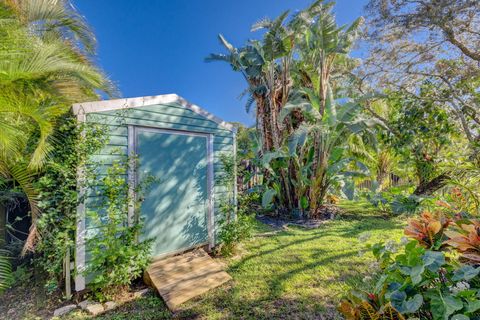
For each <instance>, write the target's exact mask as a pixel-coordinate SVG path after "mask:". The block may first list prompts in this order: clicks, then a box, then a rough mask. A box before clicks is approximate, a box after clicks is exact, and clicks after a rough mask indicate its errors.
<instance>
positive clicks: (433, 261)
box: [422, 251, 445, 272]
mask: <svg viewBox="0 0 480 320" xmlns="http://www.w3.org/2000/svg"><path fill="white" fill-rule="evenodd" d="M422 260H423V263H424V264H425V267H427V269H428V270H430V271H432V272H436V271H438V269H440V267H441V266H442V265H444V264H445V255H444V254H443V252H438V251H427V252H425V254H424V255H423V256H422Z"/></svg>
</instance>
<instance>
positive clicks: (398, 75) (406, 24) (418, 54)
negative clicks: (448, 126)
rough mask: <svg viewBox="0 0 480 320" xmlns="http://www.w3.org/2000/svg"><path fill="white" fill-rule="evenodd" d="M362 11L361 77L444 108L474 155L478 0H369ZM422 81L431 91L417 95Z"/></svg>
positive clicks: (478, 138)
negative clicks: (364, 51)
mask: <svg viewBox="0 0 480 320" xmlns="http://www.w3.org/2000/svg"><path fill="white" fill-rule="evenodd" d="M367 11H368V14H367V16H368V17H369V19H368V23H367V25H368V26H369V30H368V40H369V41H368V43H369V45H370V52H371V57H370V58H369V59H368V60H367V61H366V63H365V69H364V71H363V72H362V73H361V77H362V78H363V79H364V80H366V82H367V83H368V84H369V85H370V86H371V87H374V88H380V89H381V88H388V89H391V90H392V91H401V92H403V93H404V94H407V95H409V96H410V97H411V98H415V99H418V100H429V101H431V102H433V103H436V104H438V105H439V106H441V107H443V108H445V109H446V111H447V112H448V113H449V114H451V119H452V120H453V121H455V122H456V123H457V124H458V126H459V128H460V129H461V131H462V132H463V134H464V136H465V137H466V139H468V141H469V143H470V146H471V147H472V150H473V156H472V157H473V158H477V160H478V155H479V145H480V130H479V126H480V100H479V94H478V89H479V84H480V67H479V65H480V33H479V32H478V30H480V2H479V1H476V0H457V1H450V0H426V1H416V0H395V1H394V0H371V1H370V2H369V4H368V6H367ZM427 80H428V81H429V82H431V83H432V88H433V89H434V90H432V91H431V92H430V94H429V95H428V96H420V95H419V90H418V89H419V88H418V84H421V83H425V81H427Z"/></svg>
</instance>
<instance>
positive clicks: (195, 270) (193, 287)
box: [145, 249, 232, 311]
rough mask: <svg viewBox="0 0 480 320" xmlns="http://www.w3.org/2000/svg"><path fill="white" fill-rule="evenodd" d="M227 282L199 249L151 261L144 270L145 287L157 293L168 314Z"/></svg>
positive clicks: (218, 269) (214, 263)
mask: <svg viewBox="0 0 480 320" xmlns="http://www.w3.org/2000/svg"><path fill="white" fill-rule="evenodd" d="M231 279H232V277H231V276H230V275H229V274H228V273H226V272H225V271H223V267H222V266H221V265H220V264H219V263H218V262H216V261H215V260H213V259H212V258H211V257H210V256H209V255H208V254H207V253H206V252H205V251H204V250H203V249H197V250H195V251H191V252H187V253H184V254H180V255H177V256H173V257H169V258H165V259H161V260H157V261H154V262H153V263H152V264H151V265H150V266H149V267H148V268H147V270H146V271H145V281H146V282H147V284H149V285H151V286H152V287H154V288H155V289H156V290H157V291H158V293H159V294H160V295H161V296H162V298H163V300H165V303H166V304H167V306H168V308H170V310H172V311H176V310H177V309H178V307H179V306H180V305H181V304H182V303H184V302H186V301H187V300H190V299H191V298H193V297H196V296H198V295H201V294H203V293H205V292H207V291H209V290H211V289H213V288H216V287H218V286H220V285H221V284H223V283H225V282H227V281H229V280H231Z"/></svg>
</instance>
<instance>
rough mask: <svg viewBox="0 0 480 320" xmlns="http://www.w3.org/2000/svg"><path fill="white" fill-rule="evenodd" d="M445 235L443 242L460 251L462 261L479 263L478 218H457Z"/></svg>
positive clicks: (479, 239) (479, 224)
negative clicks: (445, 239) (445, 238)
mask: <svg viewBox="0 0 480 320" xmlns="http://www.w3.org/2000/svg"><path fill="white" fill-rule="evenodd" d="M445 235H446V236H447V237H448V238H449V239H448V240H447V241H446V242H445V243H446V244H447V245H449V246H451V247H453V248H455V249H456V250H457V251H458V252H460V254H461V255H460V260H461V261H462V262H465V263H469V264H474V265H475V264H476V265H480V221H479V220H467V219H462V220H458V221H456V223H455V225H454V226H453V227H452V228H450V229H449V230H446V231H445Z"/></svg>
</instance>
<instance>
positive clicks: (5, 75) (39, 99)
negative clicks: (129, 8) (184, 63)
mask: <svg viewBox="0 0 480 320" xmlns="http://www.w3.org/2000/svg"><path fill="white" fill-rule="evenodd" d="M94 39H95V38H94V36H93V34H92V33H91V31H90V30H89V28H88V26H87V25H86V24H85V21H84V20H83V18H82V17H81V16H80V15H79V14H78V13H77V12H76V11H75V9H74V7H73V6H71V5H70V2H69V1H67V0H59V1H54V2H52V1H49V0H34V1H33V0H25V1H16V0H11V1H1V2H0V43H2V45H1V47H0V75H1V76H0V114H1V115H0V177H1V178H2V180H5V181H6V182H7V183H6V184H5V188H3V187H2V188H1V189H5V190H2V191H4V192H3V193H4V194H6V195H9V194H12V193H11V192H9V191H11V190H13V189H15V188H16V187H18V189H20V190H21V193H22V196H23V197H25V198H26V199H27V200H28V202H29V206H30V215H31V218H32V225H33V226H32V228H31V231H30V234H29V237H28V239H27V241H26V242H25V246H24V253H25V252H26V251H28V250H30V251H33V249H34V246H35V244H36V242H37V240H38V234H37V232H36V231H37V221H38V219H39V216H40V208H39V207H38V205H37V202H38V197H39V194H38V190H37V189H36V188H35V187H34V186H33V184H34V182H35V181H36V180H37V178H38V176H39V174H42V173H43V172H42V170H43V169H44V166H45V165H46V163H47V162H48V158H49V156H50V155H51V154H52V152H54V149H55V148H56V147H57V146H58V145H60V149H61V144H62V142H61V139H60V140H56V139H55V138H54V135H55V132H56V127H57V121H58V120H59V119H61V118H62V117H64V116H65V114H67V113H68V110H69V109H70V107H71V104H72V103H74V102H78V101H85V100H92V99H94V98H97V97H98V93H97V90H101V91H103V92H106V93H107V94H109V95H110V94H112V93H114V92H115V89H114V87H113V86H112V84H111V83H110V81H109V80H108V79H107V78H106V77H105V75H104V74H103V73H102V72H101V71H100V70H99V69H98V68H96V67H95V66H94V65H93V63H92V62H91V61H90V59H89V58H90V57H91V54H93V52H94V50H93V49H94V48H93V44H94V43H95V41H94ZM17 196H18V194H17ZM7 200H8V199H7Z"/></svg>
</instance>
